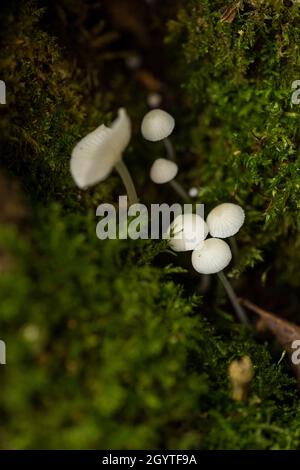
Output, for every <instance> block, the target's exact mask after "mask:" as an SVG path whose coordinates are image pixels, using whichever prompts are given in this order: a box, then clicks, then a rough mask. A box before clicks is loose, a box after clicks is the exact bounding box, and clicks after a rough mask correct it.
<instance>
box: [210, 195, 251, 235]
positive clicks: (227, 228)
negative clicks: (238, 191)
mask: <svg viewBox="0 0 300 470" xmlns="http://www.w3.org/2000/svg"><path fill="white" fill-rule="evenodd" d="M244 221H245V213H244V210H243V209H242V207H240V206H238V205H237V204H231V203H228V202H226V203H224V204H220V205H219V206H216V207H215V208H214V209H213V210H212V211H210V213H209V214H208V216H207V219H206V222H207V224H208V227H209V233H210V234H211V236H212V237H219V238H227V237H232V236H233V235H235V234H236V233H237V232H238V231H239V230H240V228H241V226H242V225H243V223H244Z"/></svg>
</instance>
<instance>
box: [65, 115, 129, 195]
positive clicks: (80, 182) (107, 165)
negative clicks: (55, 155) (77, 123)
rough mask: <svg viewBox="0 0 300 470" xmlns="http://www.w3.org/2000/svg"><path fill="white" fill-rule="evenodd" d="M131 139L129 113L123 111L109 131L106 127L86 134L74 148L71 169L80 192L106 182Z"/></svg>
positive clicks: (102, 126)
mask: <svg viewBox="0 0 300 470" xmlns="http://www.w3.org/2000/svg"><path fill="white" fill-rule="evenodd" d="M130 136H131V123H130V119H129V117H128V115H127V113H126V110H125V109H123V108H121V109H119V111H118V117H117V119H115V121H113V123H112V125H111V126H110V127H106V126H105V125H104V124H101V126H99V127H97V129H95V130H94V131H92V132H90V133H89V134H87V135H86V136H85V137H83V139H81V140H80V141H79V142H78V143H77V144H76V145H75V147H74V149H73V151H72V156H71V162H70V169H71V174H72V177H73V179H74V181H75V183H76V184H77V186H79V188H87V187H88V186H92V185H94V184H96V183H98V182H99V181H103V180H105V179H106V178H107V176H108V175H109V174H110V173H111V171H112V169H113V167H114V165H115V164H116V163H117V162H118V161H119V160H121V158H122V152H123V151H124V150H125V148H126V147H127V145H128V143H129V140H130Z"/></svg>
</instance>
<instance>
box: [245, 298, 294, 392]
mask: <svg viewBox="0 0 300 470" xmlns="http://www.w3.org/2000/svg"><path fill="white" fill-rule="evenodd" d="M241 303H242V304H243V305H244V306H245V307H246V308H248V309H249V310H251V311H252V312H254V313H256V314H257V315H259V316H260V318H261V319H262V320H263V322H264V323H265V325H266V326H267V327H268V329H269V330H270V331H271V332H272V333H273V334H274V336H275V337H276V339H277V341H278V342H279V343H280V344H281V346H282V347H283V348H284V349H285V350H286V351H287V352H288V354H289V356H290V358H291V356H292V354H293V353H294V352H295V349H293V348H292V344H293V342H294V341H296V340H298V341H299V340H300V326H298V325H296V324H295V323H292V322H289V321H287V320H284V319H282V318H280V317H278V316H277V315H274V313H271V312H267V311H266V310H263V309H262V308H260V307H258V306H257V305H255V304H253V303H252V302H250V301H249V300H245V299H242V300H241ZM292 364H293V368H294V370H295V374H296V377H297V381H298V387H299V389H300V364H299V365H297V364H294V363H292Z"/></svg>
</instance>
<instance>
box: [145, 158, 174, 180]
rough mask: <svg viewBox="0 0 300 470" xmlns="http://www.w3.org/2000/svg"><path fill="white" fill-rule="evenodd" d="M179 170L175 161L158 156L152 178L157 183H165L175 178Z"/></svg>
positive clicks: (151, 173) (153, 167) (152, 170)
mask: <svg viewBox="0 0 300 470" xmlns="http://www.w3.org/2000/svg"><path fill="white" fill-rule="evenodd" d="M177 172H178V166H177V164H176V163H175V162H172V161H171V160H167V159H166V158H158V159H157V160H155V162H154V163H153V165H152V167H151V170H150V178H151V179H152V181H153V182H154V183H156V184H164V183H168V182H169V181H171V180H173V179H174V178H175V176H176V175H177Z"/></svg>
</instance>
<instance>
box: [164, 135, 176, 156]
mask: <svg viewBox="0 0 300 470" xmlns="http://www.w3.org/2000/svg"><path fill="white" fill-rule="evenodd" d="M163 142H164V144H165V148H166V151H167V156H168V158H169V159H170V160H176V158H175V150H174V147H173V144H172V142H171V140H170V139H169V138H168V137H166V138H165V139H164V140H163Z"/></svg>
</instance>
